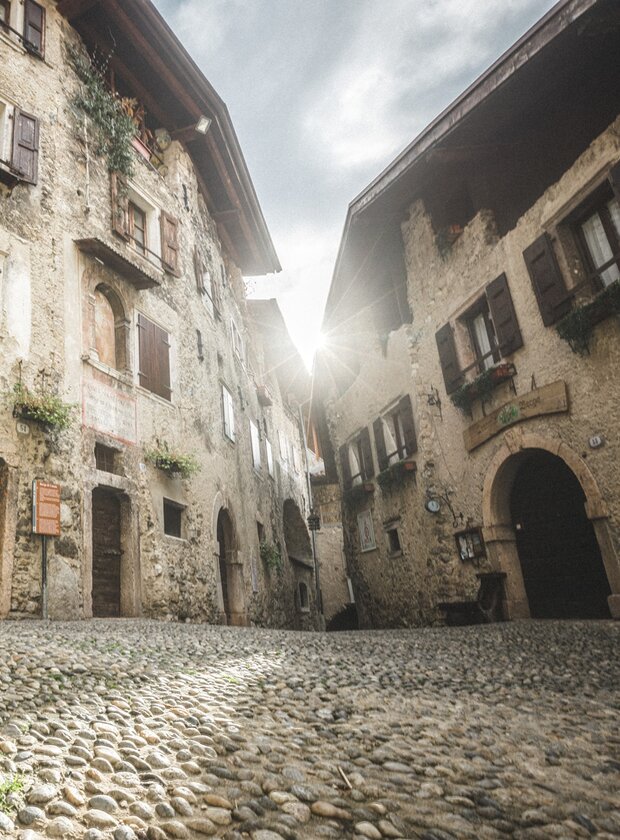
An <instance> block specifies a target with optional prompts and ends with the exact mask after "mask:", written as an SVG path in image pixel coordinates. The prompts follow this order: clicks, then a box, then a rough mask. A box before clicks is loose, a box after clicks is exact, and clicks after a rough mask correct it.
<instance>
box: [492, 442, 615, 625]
mask: <svg viewBox="0 0 620 840" xmlns="http://www.w3.org/2000/svg"><path fill="white" fill-rule="evenodd" d="M530 450H543V451H545V452H548V453H551V454H552V455H555V456H557V457H558V458H560V459H561V460H562V461H563V462H564V463H565V464H566V466H567V467H568V468H569V470H570V471H571V472H572V473H573V474H574V476H575V478H576V479H577V481H578V482H579V484H580V486H581V489H582V490H583V494H584V497H585V504H584V507H585V512H586V516H587V518H588V519H589V520H590V521H591V523H592V526H593V528H594V533H595V536H596V540H597V543H598V547H599V549H600V555H601V559H602V561H603V565H604V568H605V573H606V575H607V579H608V581H609V587H610V590H611V595H610V596H609V598H608V606H609V610H610V613H611V615H612V617H614V618H620V563H619V561H618V557H617V554H616V551H615V549H614V545H613V541H612V538H611V533H610V528H609V511H608V508H607V505H606V503H605V501H604V499H603V497H602V495H601V492H600V490H599V488H598V485H597V483H596V480H595V478H594V476H593V475H592V473H591V471H590V470H589V468H588V467H587V465H586V463H585V461H584V460H583V459H582V458H580V457H579V456H578V455H577V454H576V453H575V452H574V451H573V450H572V449H571V448H570V447H569V446H568V445H567V444H565V443H563V442H562V441H561V440H558V439H550V438H546V437H544V436H542V435H538V434H524V433H523V432H522V430H520V429H511V430H510V431H508V432H506V434H505V435H504V444H503V446H502V447H501V448H500V449H499V451H498V452H497V453H496V454H495V456H494V457H493V459H492V461H491V463H490V465H489V468H488V470H487V474H486V478H485V482H484V488H483V495H482V518H483V526H484V530H483V534H484V539H485V543H486V546H487V550H488V553H489V557H490V559H491V561H492V563H493V565H494V566H495V568H496V569H498V570H500V571H503V572H505V573H506V586H505V610H506V614H507V616H508V618H511V619H516V618H529V617H530V607H529V602H528V598H527V594H526V589H525V584H524V580H523V574H522V570H521V563H520V559H519V553H518V550H517V541H516V533H515V528H514V525H513V521H512V514H511V506H510V505H511V492H512V488H513V485H514V482H515V478H516V476H517V473H518V471H519V470H520V468H521V466H522V464H523V461H524V458H525V457H526V456H527V452H528V451H530Z"/></svg>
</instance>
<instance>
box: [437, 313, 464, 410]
mask: <svg viewBox="0 0 620 840" xmlns="http://www.w3.org/2000/svg"><path fill="white" fill-rule="evenodd" d="M435 341H436V342H437V350H438V351H439V362H440V364H441V372H442V373H443V381H444V383H445V386H446V394H452V393H453V392H454V391H456V389H457V388H460V386H461V385H462V384H463V374H462V373H461V368H460V367H459V360H458V358H457V355H456V344H455V343H454V333H453V332H452V326H451V325H450V324H444V326H443V327H442V328H441V329H440V330H437V332H436V333H435Z"/></svg>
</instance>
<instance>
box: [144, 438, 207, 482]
mask: <svg viewBox="0 0 620 840" xmlns="http://www.w3.org/2000/svg"><path fill="white" fill-rule="evenodd" d="M145 455H146V460H147V461H150V463H151V464H153V465H154V466H155V467H157V469H158V470H161V471H162V472H163V473H165V474H166V475H167V476H168V477H169V478H190V477H191V476H192V475H193V474H194V473H195V472H197V471H198V463H197V461H196V459H195V458H194V456H193V455H185V454H183V453H181V452H174V451H171V450H170V449H169V447H168V445H167V444H165V443H164V444H159V443H158V444H157V446H156V447H155V448H154V449H151V450H149V451H148V452H146V453H145Z"/></svg>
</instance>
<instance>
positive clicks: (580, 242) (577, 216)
mask: <svg viewBox="0 0 620 840" xmlns="http://www.w3.org/2000/svg"><path fill="white" fill-rule="evenodd" d="M610 201H616V203H617V204H618V206H619V207H620V200H619V199H618V198H617V196H616V195H615V193H614V190H613V188H612V186H611V184H610V183H609V181H608V180H605V181H603V183H601V184H600V185H599V186H598V187H596V189H594V190H593V191H592V192H591V193H590V195H589V196H588V197H587V198H586V199H585V200H584V201H583V202H581V204H580V205H579V206H578V207H577V208H576V209H575V210H574V211H573V212H572V213H571V214H570V215H569V216H568V217H567V218H566V219H565V220H564V221H563V222H562V224H564V225H568V227H569V229H570V231H571V233H572V235H573V237H574V240H575V243H576V245H577V252H578V254H579V257H580V259H581V262H582V264H583V267H584V272H585V275H586V276H585V277H584V278H583V280H581V281H580V282H579V283H577V284H576V285H575V286H574V287H573V288H571V289H568V293H569V294H570V295H573V296H574V294H575V293H576V292H578V291H580V290H582V289H584V288H587V287H588V286H589V287H590V289H591V292H592V294H593V295H596V294H598V293H599V292H602V291H603V290H604V289H605V288H607V287H606V285H605V283H604V281H603V280H602V278H601V274H602V273H603V272H604V271H607V270H608V269H609V268H612V267H613V266H616V267H617V268H618V271H619V272H620V233H619V232H618V231H617V230H616V229H615V227H614V223H613V221H612V219H611V215H610V213H609V210H608V205H609V203H610ZM594 215H598V217H599V219H600V221H601V225H602V227H603V232H604V234H605V238H606V241H607V244H608V246H609V248H610V250H611V252H612V257H611V258H610V259H609V260H608V261H607V262H606V263H603V264H602V266H598V267H597V266H595V264H594V258H593V256H592V253H591V251H590V247H589V245H588V242H587V239H586V236H585V232H584V230H583V225H584V224H585V223H586V222H587V221H588V220H589V219H591V218H592V217H593V216H594ZM617 279H618V278H617ZM614 282H616V281H614V280H611V281H610V283H609V284H608V285H611V283H614Z"/></svg>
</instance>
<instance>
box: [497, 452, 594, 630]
mask: <svg viewBox="0 0 620 840" xmlns="http://www.w3.org/2000/svg"><path fill="white" fill-rule="evenodd" d="M584 502H585V496H584V493H583V490H582V488H581V485H580V484H579V482H578V480H577V478H576V477H575V475H574V473H573V472H572V471H571V470H570V469H569V468H568V467H567V466H566V464H565V463H564V461H562V459H561V458H558V457H557V456H555V455H552V454H550V453H549V452H543V451H542V450H534V452H533V453H532V454H531V455H529V456H528V457H527V459H526V460H525V461H524V462H523V464H522V466H521V467H520V469H519V471H518V473H517V476H516V478H515V482H514V485H513V488H512V494H511V499H510V507H511V514H512V521H513V523H514V526H515V528H516V533H517V549H518V552H519V559H520V561H521V568H522V570H523V578H524V583H525V590H526V592H527V597H528V600H529V604H530V612H531V615H532V618H609V609H608V607H607V596H608V595H609V594H610V588H609V582H608V580H607V575H606V574H605V568H604V566H603V561H602V559H601V554H600V550H599V547H598V543H597V541H596V536H595V534H594V528H593V527H592V523H591V522H590V520H589V519H588V518H587V516H586V513H585V508H584Z"/></svg>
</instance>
